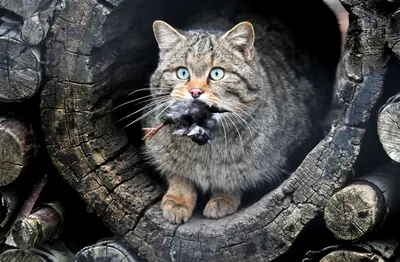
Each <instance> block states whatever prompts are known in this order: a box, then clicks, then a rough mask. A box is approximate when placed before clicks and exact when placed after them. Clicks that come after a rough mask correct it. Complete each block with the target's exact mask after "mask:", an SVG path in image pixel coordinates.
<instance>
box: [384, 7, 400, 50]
mask: <svg viewBox="0 0 400 262" xmlns="http://www.w3.org/2000/svg"><path fill="white" fill-rule="evenodd" d="M385 37H386V40H387V42H388V46H389V48H391V49H392V51H393V52H394V53H395V54H396V56H397V57H398V58H400V9H398V10H397V11H396V12H394V13H393V14H392V15H391V16H390V19H389V20H388V22H387V25H386V35H385Z"/></svg>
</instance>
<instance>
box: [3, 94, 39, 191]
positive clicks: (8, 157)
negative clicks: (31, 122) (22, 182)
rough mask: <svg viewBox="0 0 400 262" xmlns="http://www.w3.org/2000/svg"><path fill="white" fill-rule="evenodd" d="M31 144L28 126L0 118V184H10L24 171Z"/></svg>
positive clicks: (14, 120)
mask: <svg viewBox="0 0 400 262" xmlns="http://www.w3.org/2000/svg"><path fill="white" fill-rule="evenodd" d="M0 90H1V87H0ZM32 146H33V139H32V134H31V130H30V128H29V127H28V126H26V125H25V124H23V123H22V122H20V121H19V120H17V119H7V118H4V117H1V118H0V186H5V185H8V184H10V183H11V182H13V181H14V180H15V179H17V178H18V176H19V175H20V174H21V173H22V172H23V171H24V169H25V167H26V166H27V163H28V162H29V160H30V157H31V153H32Z"/></svg>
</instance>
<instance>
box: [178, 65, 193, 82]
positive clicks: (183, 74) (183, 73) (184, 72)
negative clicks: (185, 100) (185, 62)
mask: <svg viewBox="0 0 400 262" xmlns="http://www.w3.org/2000/svg"><path fill="white" fill-rule="evenodd" d="M176 76H177V77H178V78H179V79H182V80H186V79H189V76H190V74H189V70H188V69H187V68H186V67H179V68H178V70H176Z"/></svg>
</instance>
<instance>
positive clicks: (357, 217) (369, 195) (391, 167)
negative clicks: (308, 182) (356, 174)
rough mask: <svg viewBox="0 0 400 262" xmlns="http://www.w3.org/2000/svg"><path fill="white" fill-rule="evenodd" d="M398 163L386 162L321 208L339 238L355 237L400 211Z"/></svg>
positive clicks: (354, 238)
mask: <svg viewBox="0 0 400 262" xmlns="http://www.w3.org/2000/svg"><path fill="white" fill-rule="evenodd" d="M399 187H400V165H398V164H388V165H386V166H383V167H380V168H378V169H376V170H374V171H371V172H370V173H368V174H366V175H365V176H363V177H361V178H358V179H357V180H356V181H355V182H354V183H353V184H351V185H349V186H347V187H345V188H343V189H341V190H340V191H339V192H337V193H335V194H334V195H333V196H332V197H331V198H330V200H329V202H328V203H327V205H326V207H325V210H324V220H325V223H326V226H327V228H328V229H329V230H330V231H331V232H332V233H333V234H334V236H335V237H336V238H338V239H342V240H357V239H359V238H361V237H364V236H366V235H368V234H369V233H371V232H373V231H374V230H376V229H378V228H380V227H381V226H382V225H383V224H384V223H385V222H386V221H388V220H390V219H395V218H396V217H397V216H398V215H399V211H400V197H399V196H398V193H397V192H398V191H399V190H400V188H399Z"/></svg>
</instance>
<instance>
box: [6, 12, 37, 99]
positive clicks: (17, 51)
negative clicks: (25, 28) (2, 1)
mask: <svg viewBox="0 0 400 262" xmlns="http://www.w3.org/2000/svg"><path fill="white" fill-rule="evenodd" d="M0 7H2V6H1V5H0ZM0 16H1V12H0ZM1 18H3V19H2V20H3V22H2V23H1V24H0V79H1V80H0V101H5V102H16V101H21V100H23V99H26V98H30V97H32V96H33V95H34V94H35V93H36V92H37V91H38V90H39V88H40V83H41V81H42V69H41V68H42V66H41V64H40V60H41V52H40V49H39V48H38V47H35V46H29V45H27V44H26V42H24V40H23V39H22V38H21V30H22V25H21V24H20V23H19V21H12V20H9V19H7V20H6V22H5V21H4V20H5V19H4V16H3V17H1Z"/></svg>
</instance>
